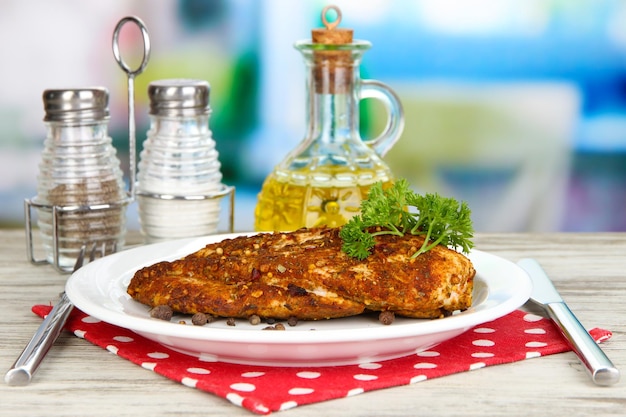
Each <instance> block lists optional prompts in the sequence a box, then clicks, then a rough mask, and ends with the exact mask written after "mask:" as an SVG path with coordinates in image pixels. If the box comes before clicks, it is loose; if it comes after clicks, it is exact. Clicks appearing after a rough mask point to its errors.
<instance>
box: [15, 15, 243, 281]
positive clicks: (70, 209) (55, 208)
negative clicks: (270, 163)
mask: <svg viewBox="0 0 626 417" xmlns="http://www.w3.org/2000/svg"><path fill="white" fill-rule="evenodd" d="M128 22H132V23H134V24H136V25H137V26H138V27H139V29H140V30H141V35H142V39H143V58H142V61H141V63H140V65H139V67H138V68H137V69H132V68H130V67H129V66H128V64H127V63H126V62H125V61H124V59H123V58H122V56H121V53H120V48H119V35H120V31H121V29H122V27H123V26H124V24H126V23H128ZM150 48H151V47H150V37H149V34H148V30H147V28H146V26H145V24H144V23H143V21H142V20H141V19H139V18H138V17H135V16H127V17H124V18H123V19H121V20H120V21H119V22H118V24H117V26H116V27H115V30H114V32H113V55H114V57H115V60H116V61H117V63H118V65H119V66H120V67H121V68H122V70H123V71H124V72H125V73H126V74H127V76H128V136H129V159H130V161H129V171H130V172H129V174H130V181H129V189H128V191H127V192H126V196H125V197H124V198H123V199H121V200H120V201H117V202H110V203H105V204H78V205H54V204H46V203H41V202H38V201H37V198H36V197H35V198H30V199H25V200H24V214H25V223H26V246H27V252H28V259H29V260H30V262H31V263H33V264H35V265H41V264H47V263H51V264H52V265H53V266H54V267H55V269H57V270H58V271H59V272H62V273H67V272H71V270H72V268H71V267H69V266H65V265H61V262H60V260H61V251H60V247H61V245H60V237H61V231H60V227H59V226H60V224H61V217H62V216H64V215H66V214H70V213H71V214H88V213H93V212H98V211H104V210H111V209H117V208H119V209H125V208H126V207H127V206H128V205H129V204H130V203H131V202H133V201H134V200H135V194H136V191H135V187H136V174H137V167H136V165H137V157H136V131H135V130H136V128H135V105H134V90H135V86H134V79H135V77H136V76H137V75H139V74H141V73H142V72H143V71H144V69H145V68H146V66H147V64H148V61H149V59H150ZM226 195H229V196H230V198H229V206H230V207H229V222H228V227H229V231H230V232H231V233H232V232H233V231H234V204H235V187H233V186H226V185H222V187H221V188H220V190H219V191H218V192H215V193H213V194H211V195H202V196H172V195H164V194H150V195H148V196H149V197H151V198H156V199H164V200H176V199H182V200H200V199H221V198H223V197H225V196H226ZM32 209H37V210H43V211H45V212H49V213H51V216H52V221H51V224H52V230H51V235H52V259H51V260H50V259H47V258H43V259H41V258H37V256H36V255H35V250H34V240H33V225H32V224H33V216H32ZM85 243H87V242H85ZM112 248H113V250H116V249H117V247H116V245H113V246H112Z"/></svg>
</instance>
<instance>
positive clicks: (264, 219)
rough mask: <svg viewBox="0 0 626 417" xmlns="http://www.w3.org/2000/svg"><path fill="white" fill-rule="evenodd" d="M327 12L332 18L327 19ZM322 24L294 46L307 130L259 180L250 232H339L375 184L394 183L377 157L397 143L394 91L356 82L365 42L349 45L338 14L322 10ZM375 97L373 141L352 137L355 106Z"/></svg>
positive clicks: (399, 120)
mask: <svg viewBox="0 0 626 417" xmlns="http://www.w3.org/2000/svg"><path fill="white" fill-rule="evenodd" d="M330 9H334V10H335V12H336V14H337V18H336V19H335V21H333V22H332V23H329V22H328V20H327V18H326V15H327V13H328V11H329V10H330ZM322 20H323V22H324V25H325V27H324V28H319V29H313V30H312V37H311V40H305V41H298V42H296V44H295V48H296V49H297V50H298V51H300V53H302V55H303V58H304V63H305V67H306V100H307V101H306V133H305V137H304V139H303V140H302V141H301V142H300V144H299V146H297V147H296V148H295V149H294V150H293V151H292V152H291V153H289V154H288V155H287V156H286V158H285V159H284V160H283V161H282V162H281V163H280V164H279V165H277V166H276V167H275V168H274V170H273V171H272V172H271V173H270V174H269V176H268V177H267V178H266V179H265V182H264V184H263V186H262V189H261V192H260V193H259V195H258V201H257V206H256V209H255V223H254V227H255V230H257V231H292V230H296V229H299V228H301V227H317V226H328V227H338V226H341V225H343V224H345V223H346V222H347V221H348V220H349V219H350V218H352V217H353V216H354V215H356V214H358V213H359V211H360V204H361V200H362V199H364V198H366V197H367V193H368V191H369V189H370V187H371V186H372V185H373V184H374V183H376V182H382V183H383V185H385V184H391V183H392V182H393V174H392V172H391V170H390V168H389V167H388V166H387V164H386V163H385V162H384V161H383V160H382V159H381V157H382V156H383V155H384V154H385V153H386V152H387V151H388V150H389V149H390V148H391V147H392V146H393V144H394V143H395V142H396V141H397V140H398V139H399V137H400V135H401V133H402V130H403V127H404V116H403V111H402V106H401V103H400V101H399V99H398V98H397V96H396V94H395V93H394V92H393V90H391V89H390V88H389V87H388V86H386V85H385V84H383V83H381V82H379V81H375V80H364V79H361V78H360V74H359V72H360V71H359V69H360V63H361V58H362V56H363V53H364V52H365V51H367V50H368V49H369V48H370V46H371V44H370V43H369V42H367V41H360V40H353V39H352V32H353V31H352V30H351V29H342V28H337V25H338V24H339V23H340V21H341V12H340V10H339V9H338V8H336V7H335V6H329V7H327V8H325V9H324V10H323V11H322ZM365 98H375V99H378V100H380V102H381V103H382V104H383V105H384V107H385V109H386V111H387V113H388V118H387V125H386V127H385V129H384V130H383V132H382V133H381V134H380V135H379V136H378V137H376V138H374V139H370V140H363V139H362V138H361V137H360V133H359V101H360V100H361V99H365Z"/></svg>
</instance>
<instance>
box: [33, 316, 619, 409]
mask: <svg viewBox="0 0 626 417" xmlns="http://www.w3.org/2000/svg"><path fill="white" fill-rule="evenodd" d="M35 308H40V311H36V310H35ZM35 308H33V310H34V311H36V312H37V314H39V315H40V316H43V315H44V314H47V313H48V311H49V310H50V307H49V306H36V307H35ZM68 329H69V330H70V331H72V332H73V333H74V334H75V335H76V336H77V337H81V338H84V339H86V340H88V341H90V342H92V343H94V344H97V345H99V346H101V347H102V348H104V349H106V350H108V351H109V352H111V353H114V354H116V355H118V356H120V357H122V358H125V359H128V360H130V361H132V362H134V363H136V364H137V365H140V366H141V367H142V368H144V369H147V370H150V371H153V372H156V373H159V374H161V375H164V376H167V377H168V378H171V379H174V380H177V381H178V382H180V383H181V384H183V385H185V386H187V387H192V388H195V389H199V390H203V391H207V392H211V393H214V394H216V395H219V396H221V397H223V398H225V399H227V400H228V401H230V402H231V403H232V404H234V405H237V406H239V407H244V408H246V409H249V410H251V411H253V412H255V413H257V414H269V413H271V412H274V411H279V410H287V409H290V408H294V407H297V406H299V405H303V404H309V403H314V402H319V401H324V400H328V399H332V398H339V397H349V396H354V395H360V394H362V393H365V392H367V391H371V390H375V389H381V388H386V387H392V386H397V385H407V384H416V383H419V382H423V381H426V380H428V379H433V378H438V377H443V376H445V375H449V374H452V373H455V372H467V371H477V370H480V369H482V368H484V367H488V366H492V365H499V364H503V363H508V362H514V361H519V360H524V359H531V358H536V357H540V356H545V355H550V354H553V353H559V352H564V351H566V350H569V347H568V346H567V344H566V343H565V341H564V340H563V338H562V337H561V336H560V334H559V333H558V331H557V330H556V329H555V328H554V326H553V325H552V324H551V323H550V322H549V321H547V320H546V319H544V318H542V317H540V316H537V315H534V314H529V313H525V312H522V311H515V312H513V313H511V314H509V315H508V316H505V317H502V318H500V319H497V320H494V321H493V322H490V323H484V324H483V325H480V326H477V327H476V328H474V329H472V330H470V331H468V332H465V333H464V334H462V335H460V336H458V337H456V338H454V339H451V340H449V341H447V342H444V343H441V344H439V345H437V346H434V347H431V348H430V349H428V350H425V351H421V352H416V353H415V354H413V355H410V356H406V357H404V358H398V359H393V360H388V361H378V362H367V363H362V364H359V365H354V366H341V367H305V368H297V367H295V368H272V367H264V366H251V365H234V364H228V363H223V362H219V361H218V359H219V358H217V357H216V356H215V355H213V354H210V353H206V354H202V355H201V356H200V357H192V356H187V355H184V354H182V353H179V352H175V351H173V350H170V349H168V348H166V347H165V346H162V345H159V344H158V343H156V342H152V341H149V340H147V339H144V338H143V337H141V336H139V335H137V334H135V333H133V332H131V331H129V330H126V329H122V328H119V327H116V326H112V325H110V324H107V323H103V322H100V321H99V320H96V319H93V318H92V317H90V316H86V315H84V314H83V313H82V312H80V311H78V310H77V309H74V311H73V312H72V316H71V319H70V320H69V321H68ZM592 335H594V337H595V338H596V340H607V339H609V338H610V337H611V333H610V332H609V331H606V330H602V329H594V330H592ZM480 372H482V371H480Z"/></svg>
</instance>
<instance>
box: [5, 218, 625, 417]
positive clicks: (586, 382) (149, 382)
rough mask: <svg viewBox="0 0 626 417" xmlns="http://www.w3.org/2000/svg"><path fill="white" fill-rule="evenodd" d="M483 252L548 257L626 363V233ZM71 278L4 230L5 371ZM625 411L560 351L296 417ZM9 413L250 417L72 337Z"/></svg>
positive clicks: (570, 296) (532, 237)
mask: <svg viewBox="0 0 626 417" xmlns="http://www.w3.org/2000/svg"><path fill="white" fill-rule="evenodd" d="M475 243H476V247H477V249H480V250H483V251H487V252H491V253H493V254H496V255H499V256H501V257H504V258H507V259H509V260H512V261H516V260H518V259H519V258H522V257H534V258H536V259H537V260H539V261H540V262H541V263H542V265H543V266H544V269H545V270H546V271H547V272H548V274H549V275H550V276H551V278H552V279H553V281H554V282H555V285H556V287H557V288H558V289H559V291H560V292H561V294H562V295H563V298H564V299H565V300H566V301H567V303H568V304H569V306H570V308H571V309H572V310H573V311H574V312H575V313H576V314H577V316H578V318H579V319H580V321H581V322H582V323H583V325H585V327H587V328H592V327H601V328H605V329H609V330H611V331H612V332H613V338H612V339H611V340H610V341H609V342H607V343H605V344H603V349H604V351H605V352H606V353H607V355H608V356H609V358H611V359H612V360H613V362H614V364H615V365H616V366H617V367H618V368H619V369H620V370H621V371H622V374H623V373H624V370H625V369H626V338H625V335H626V234H611V233H602V234H478V235H477V236H476V239H475ZM66 278H67V277H66V276H64V275H61V274H59V273H57V272H56V271H55V270H54V269H53V268H52V267H51V266H50V265H44V266H35V265H31V264H30V263H29V262H28V260H27V259H26V244H25V238H24V231H23V230H0V303H1V304H0V305H2V306H3V308H2V314H0V329H1V336H2V337H0V368H1V369H2V372H3V373H4V372H5V371H6V370H8V369H9V367H10V366H11V364H12V363H13V361H14V360H15V359H16V358H17V356H18V355H19V354H20V352H21V351H22V349H23V348H24V346H25V344H26V343H27V342H28V340H29V339H30V337H31V336H32V334H33V333H34V332H35V330H36V329H37V327H38V326H39V324H40V319H39V318H38V317H36V316H35V315H34V314H33V313H31V310H30V308H31V306H32V305H34V304H45V303H48V302H55V301H56V299H57V297H58V294H59V292H60V291H61V290H62V289H63V286H64V282H65V280H66ZM548 414H554V415H559V416H568V417H574V416H581V417H583V416H584V417H588V416H594V417H595V416H623V415H626V377H624V376H623V375H622V381H620V382H619V383H618V384H616V385H614V386H611V387H598V386H595V385H593V384H592V382H591V381H590V379H589V377H588V376H587V374H586V373H585V371H584V368H583V367H582V365H581V364H580V363H579V362H578V359H577V357H576V356H575V355H574V353H572V352H568V353H562V354H557V355H552V356H547V357H542V358H537V359H532V360H526V361H521V362H516V363H512V364H507V365H501V366H494V367H489V368H485V369H481V370H477V371H474V372H464V373H461V374H455V375H450V376H446V377H443V378H438V379H433V380H429V381H424V382H421V383H419V384H415V385H409V386H401V387H396V388H390V389H384V390H379V391H374V392H368V393H364V394H361V395H357V396H354V397H350V398H344V399H338V400H332V401H327V402H323V403H318V404H313V405H307V406H302V407H297V408H295V409H291V410H287V411H281V412H279V413H275V415H281V416H285V417H290V416H325V417H330V416H342V417H345V416H418V415H419V416H505V415H506V416H532V415H535V416H540V415H548ZM0 415H2V416H4V415H6V416H29V417H32V416H49V417H52V416H68V415H90V416H118V417H122V416H137V415H141V416H146V417H153V416H172V415H180V416H185V417H191V416H226V415H229V416H251V415H254V414H252V413H251V412H249V411H247V410H245V409H242V408H239V407H236V406H234V405H232V404H231V403H230V402H228V401H226V400H224V399H221V398H218V397H215V396H213V395H211V394H207V393H204V392H202V391H199V390H195V389H192V388H188V387H186V386H183V385H181V384H179V383H176V382H173V381H171V380H169V379H167V378H164V377H162V376H160V375H157V374H155V373H153V372H150V371H147V370H145V369H143V368H141V367H139V366H136V365H134V364H132V363H130V362H128V361H126V360H124V359H121V358H119V357H117V356H115V355H112V354H110V353H109V352H107V351H105V350H103V349H101V348H99V347H97V346H94V345H92V344H90V343H89V342H87V341H85V340H82V339H79V338H77V337H74V336H73V335H71V334H69V333H67V332H64V333H62V334H61V337H60V338H59V340H58V341H57V344H56V345H55V346H54V347H53V348H52V350H51V351H50V352H49V354H48V357H47V358H46V360H45V361H44V362H43V364H42V365H41V367H40V369H39V371H38V372H37V373H36V374H35V377H34V379H33V381H32V382H31V384H30V385H28V386H25V387H10V386H7V385H6V384H4V383H0Z"/></svg>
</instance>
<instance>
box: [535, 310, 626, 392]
mask: <svg viewBox="0 0 626 417" xmlns="http://www.w3.org/2000/svg"><path fill="white" fill-rule="evenodd" d="M546 310H547V311H548V314H549V316H550V318H551V319H552V320H553V321H554V322H555V323H556V324H557V327H558V329H559V330H560V332H561V334H562V335H563V337H565V339H567V341H568V342H569V344H570V346H571V348H572V350H573V351H574V352H575V353H576V355H578V358H579V359H580V360H581V362H582V363H583V364H584V365H585V368H586V370H587V373H589V376H591V379H592V380H593V382H595V383H596V384H597V385H613V384H615V383H617V382H618V381H619V377H620V373H619V370H618V369H617V368H616V367H615V366H614V365H613V363H612V362H611V360H610V359H609V358H608V357H607V356H606V354H605V353H604V352H603V351H602V349H600V347H599V346H598V344H597V343H596V341H595V340H593V338H592V337H591V336H590V335H589V333H588V332H587V330H586V329H585V328H584V327H583V325H582V324H580V322H579V321H578V319H577V318H576V316H574V313H572V311H571V310H570V309H569V307H568V306H567V304H565V303H562V302H560V303H550V304H547V305H546Z"/></svg>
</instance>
